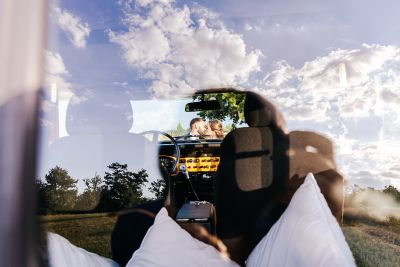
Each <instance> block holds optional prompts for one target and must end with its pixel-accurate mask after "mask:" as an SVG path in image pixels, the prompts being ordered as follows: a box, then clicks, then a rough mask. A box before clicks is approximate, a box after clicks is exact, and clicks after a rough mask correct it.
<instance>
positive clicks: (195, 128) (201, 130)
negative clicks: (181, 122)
mask: <svg viewBox="0 0 400 267" xmlns="http://www.w3.org/2000/svg"><path fill="white" fill-rule="evenodd" d="M207 128H208V125H207V123H206V122H205V121H203V119H202V118H194V119H192V120H191V121H190V131H191V132H192V135H205V134H206V131H207Z"/></svg>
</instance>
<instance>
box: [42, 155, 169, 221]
mask: <svg viewBox="0 0 400 267" xmlns="http://www.w3.org/2000/svg"><path fill="white" fill-rule="evenodd" d="M107 168H108V171H106V172H105V174H104V177H101V176H100V175H98V174H95V175H94V177H92V178H86V179H83V182H84V184H85V188H84V190H83V192H82V193H80V194H79V193H78V189H77V183H78V180H77V179H74V178H73V177H71V175H70V174H69V173H68V170H66V169H63V168H61V167H60V166H55V167H54V168H52V169H51V170H50V171H49V172H48V173H47V174H46V175H45V177H44V181H42V180H36V187H37V192H38V202H39V213H40V214H52V213H62V212H72V211H75V212H78V211H94V212H104V211H116V210H121V209H124V208H130V207H132V206H135V205H137V204H140V203H143V202H146V201H149V200H150V199H149V198H148V197H145V196H144V195H143V189H144V187H145V185H146V184H147V183H148V174H147V173H146V170H144V169H142V170H139V171H138V172H132V171H129V170H128V165H127V164H121V163H118V162H114V163H112V164H110V165H109V166H107ZM149 191H150V192H152V193H154V195H155V198H161V197H163V196H165V193H166V192H165V191H166V190H165V182H163V180H158V181H153V182H151V186H150V189H149Z"/></svg>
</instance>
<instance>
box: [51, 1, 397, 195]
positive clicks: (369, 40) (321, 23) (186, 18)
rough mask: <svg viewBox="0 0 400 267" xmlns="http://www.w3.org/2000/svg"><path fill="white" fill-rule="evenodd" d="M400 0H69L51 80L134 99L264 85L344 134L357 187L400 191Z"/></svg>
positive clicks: (57, 16)
mask: <svg viewBox="0 0 400 267" xmlns="http://www.w3.org/2000/svg"><path fill="white" fill-rule="evenodd" d="M399 8H400V3H398V1H380V2H379V3H377V2H376V1H355V0H352V1H316V0H314V1H294V0H292V1H261V0H260V1H234V0H229V1H197V2H189V1H175V2H174V1H168V0H160V1H150V0H140V1H94V0H91V1H71V0H69V1H60V3H59V6H57V7H56V6H53V7H51V8H50V11H51V14H52V15H51V17H50V21H49V24H50V27H49V29H50V37H49V45H48V48H47V49H46V57H47V62H48V64H47V70H46V74H47V76H46V77H47V79H46V83H47V85H48V86H49V87H51V85H52V84H54V83H56V84H57V89H58V90H59V92H61V93H60V97H61V98H64V99H68V98H69V97H70V95H71V94H73V93H74V92H77V91H84V90H87V91H90V90H111V91H115V92H117V91H118V92H123V93H124V94H126V96H127V97H129V98H130V99H143V98H151V97H172V96H174V95H176V94H178V93H188V92H191V91H192V90H193V88H205V87H209V86H218V87H220V86H236V87H241V88H245V89H250V90H255V91H257V92H259V93H261V94H263V95H265V96H266V97H268V98H269V99H271V100H272V101H274V102H275V103H276V104H277V105H278V107H280V108H281V110H282V111H283V113H284V115H285V117H286V119H287V121H288V125H289V128H290V129H292V130H293V129H308V130H314V131H318V132H322V133H324V134H325V135H327V136H329V137H330V138H332V139H333V140H334V141H335V144H336V150H337V161H338V163H339V166H340V170H341V171H342V172H343V173H344V174H345V176H346V178H347V179H348V181H349V184H352V183H357V184H360V185H363V186H373V187H379V188H381V187H383V186H385V185H388V184H393V185H395V186H397V187H400V154H399V153H398V151H400V150H399V149H400V141H399V140H400V139H399V137H400V117H399V116H400V107H399V105H400V44H399V37H398V36H400V26H398V25H400V16H398V14H397V13H398V10H399Z"/></svg>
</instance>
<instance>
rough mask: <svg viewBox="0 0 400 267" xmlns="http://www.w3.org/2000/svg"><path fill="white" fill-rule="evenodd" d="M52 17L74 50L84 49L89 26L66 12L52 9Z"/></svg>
mask: <svg viewBox="0 0 400 267" xmlns="http://www.w3.org/2000/svg"><path fill="white" fill-rule="evenodd" d="M53 10H54V15H55V17H56V20H57V23H58V25H59V26H60V28H61V29H62V30H64V31H65V32H66V33H67V34H68V37H69V39H70V41H71V43H72V44H73V45H74V46H75V47H76V48H85V47H86V41H87V38H88V37H89V34H90V26H89V24H88V23H86V22H82V20H81V18H79V17H78V16H76V15H74V14H72V13H71V12H69V11H67V10H63V9H60V8H54V9H53Z"/></svg>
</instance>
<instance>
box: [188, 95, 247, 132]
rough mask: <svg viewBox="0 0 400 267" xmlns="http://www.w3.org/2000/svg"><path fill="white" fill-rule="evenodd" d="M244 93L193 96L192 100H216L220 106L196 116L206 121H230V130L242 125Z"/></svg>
mask: <svg viewBox="0 0 400 267" xmlns="http://www.w3.org/2000/svg"><path fill="white" fill-rule="evenodd" d="M245 98H246V94H245V93H241V92H230V93H213V94H204V95H195V96H194V97H193V99H194V100H211V99H216V100H218V101H219V103H220V105H221V109H218V110H206V111H200V112H199V113H198V116H200V117H201V118H203V119H207V120H221V121H224V120H227V119H230V120H232V122H233V123H232V126H231V127H232V128H233V129H234V128H236V125H238V124H241V123H244V112H243V111H244V100H245Z"/></svg>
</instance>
